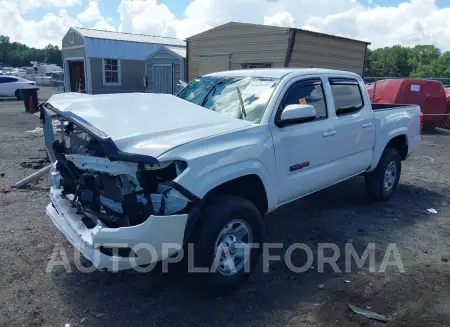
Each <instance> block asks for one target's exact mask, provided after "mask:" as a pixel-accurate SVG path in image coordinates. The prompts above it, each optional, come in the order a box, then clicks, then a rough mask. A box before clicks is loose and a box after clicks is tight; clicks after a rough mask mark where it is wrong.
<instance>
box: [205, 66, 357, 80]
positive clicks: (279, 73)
mask: <svg viewBox="0 0 450 327" xmlns="http://www.w3.org/2000/svg"><path fill="white" fill-rule="evenodd" d="M289 74H296V75H321V74H333V75H341V74H345V75H347V76H350V75H353V76H355V77H358V76H359V75H358V74H355V73H351V72H347V71H342V70H333V69H325V68H262V69H239V70H227V71H223V72H217V73H212V74H207V75H204V76H215V77H262V78H264V77H269V78H283V77H284V76H286V75H289Z"/></svg>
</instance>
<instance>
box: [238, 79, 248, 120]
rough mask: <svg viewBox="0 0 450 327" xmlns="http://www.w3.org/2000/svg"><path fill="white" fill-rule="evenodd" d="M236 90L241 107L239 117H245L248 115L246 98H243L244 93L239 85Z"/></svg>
mask: <svg viewBox="0 0 450 327" xmlns="http://www.w3.org/2000/svg"><path fill="white" fill-rule="evenodd" d="M236 91H237V94H238V96H239V108H240V109H241V110H240V114H239V119H242V118H243V117H247V113H246V112H245V106H244V100H242V93H241V90H239V86H236Z"/></svg>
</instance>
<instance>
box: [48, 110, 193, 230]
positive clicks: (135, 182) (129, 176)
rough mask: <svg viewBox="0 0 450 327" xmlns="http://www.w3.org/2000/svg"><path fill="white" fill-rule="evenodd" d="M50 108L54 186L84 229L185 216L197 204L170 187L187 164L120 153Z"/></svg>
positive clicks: (190, 196) (90, 130) (90, 129)
mask: <svg viewBox="0 0 450 327" xmlns="http://www.w3.org/2000/svg"><path fill="white" fill-rule="evenodd" d="M46 109H47V110H48V107H46ZM52 109H53V115H52V124H51V125H52V129H53V135H54V136H53V140H51V141H52V143H51V150H52V151H51V152H52V155H53V156H54V159H55V160H56V163H55V164H54V167H53V169H52V172H51V176H52V182H53V185H54V187H55V188H57V189H60V190H61V194H62V196H63V197H65V198H66V199H68V200H70V202H71V205H72V206H73V207H75V208H76V209H77V210H78V212H79V213H80V214H82V215H84V221H85V224H87V226H88V227H93V226H95V225H97V222H98V221H100V222H101V223H102V225H103V226H107V227H110V228H118V227H127V226H136V225H139V224H142V223H143V222H145V221H146V220H147V218H148V217H149V216H152V215H154V216H167V215H174V214H184V213H187V212H188V211H189V208H190V207H191V206H192V205H193V203H194V202H196V201H197V200H198V199H197V198H196V197H195V196H194V195H193V194H191V193H190V192H189V191H187V190H186V189H184V188H183V187H181V186H180V185H178V184H176V183H175V182H173V180H174V179H176V178H177V176H179V175H180V174H181V173H182V172H183V171H184V170H185V169H186V168H187V164H186V162H184V161H180V160H174V161H170V162H163V163H160V162H158V161H157V160H156V159H155V158H153V157H145V156H141V155H133V154H128V153H121V152H120V151H119V150H117V148H116V147H115V145H114V143H113V142H112V141H111V139H109V138H108V137H107V136H105V135H102V134H101V132H100V131H95V128H93V127H91V126H89V125H88V123H86V122H84V121H77V120H75V119H71V117H70V116H69V117H68V116H67V115H62V114H61V113H59V112H58V111H56V109H54V108H52ZM44 110H45V109H44ZM49 118H50V115H48V113H47V115H46V119H49ZM96 132H97V133H96ZM56 138H59V139H57V140H55V139H56ZM46 143H49V142H48V141H47V140H46Z"/></svg>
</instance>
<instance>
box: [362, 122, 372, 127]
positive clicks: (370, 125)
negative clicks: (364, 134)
mask: <svg viewBox="0 0 450 327" xmlns="http://www.w3.org/2000/svg"><path fill="white" fill-rule="evenodd" d="M362 127H363V128H369V127H372V123H367V124H363V125H362Z"/></svg>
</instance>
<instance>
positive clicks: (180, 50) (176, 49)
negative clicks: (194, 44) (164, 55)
mask: <svg viewBox="0 0 450 327" xmlns="http://www.w3.org/2000/svg"><path fill="white" fill-rule="evenodd" d="M165 48H167V49H169V50H170V51H172V52H175V53H176V54H177V55H179V56H180V57H182V58H186V48H181V47H173V46H165Z"/></svg>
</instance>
